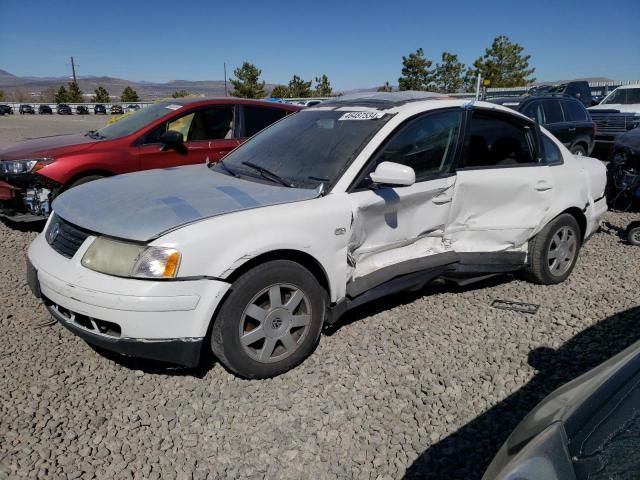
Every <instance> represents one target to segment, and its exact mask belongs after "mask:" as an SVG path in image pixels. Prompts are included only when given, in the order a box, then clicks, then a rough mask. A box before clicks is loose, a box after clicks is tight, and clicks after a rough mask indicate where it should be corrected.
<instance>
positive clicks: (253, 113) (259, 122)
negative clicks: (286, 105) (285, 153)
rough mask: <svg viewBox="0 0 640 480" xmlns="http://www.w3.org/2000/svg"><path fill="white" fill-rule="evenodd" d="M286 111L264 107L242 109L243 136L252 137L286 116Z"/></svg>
mask: <svg viewBox="0 0 640 480" xmlns="http://www.w3.org/2000/svg"><path fill="white" fill-rule="evenodd" d="M287 113H288V112H287V111H286V110H282V109H279V108H266V107H250V106H245V107H244V136H245V137H253V136H254V135H255V134H256V133H258V132H259V131H260V130H263V129H265V128H267V127H268V126H269V125H271V124H272V123H274V122H277V121H278V120H280V119H281V118H284V117H285V116H286V115H287Z"/></svg>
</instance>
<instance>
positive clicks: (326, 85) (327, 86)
mask: <svg viewBox="0 0 640 480" xmlns="http://www.w3.org/2000/svg"><path fill="white" fill-rule="evenodd" d="M332 93H333V90H332V88H331V83H330V82H329V77H327V76H326V75H324V74H323V75H322V76H321V77H316V91H315V95H316V96H318V97H330V96H331V94H332Z"/></svg>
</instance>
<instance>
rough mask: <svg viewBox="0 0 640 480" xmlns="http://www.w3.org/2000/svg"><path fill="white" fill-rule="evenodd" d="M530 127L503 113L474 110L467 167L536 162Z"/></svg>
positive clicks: (465, 166)
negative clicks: (495, 113) (502, 114)
mask: <svg viewBox="0 0 640 480" xmlns="http://www.w3.org/2000/svg"><path fill="white" fill-rule="evenodd" d="M534 144H535V142H534V137H533V133H532V131H531V129H530V128H529V127H527V126H525V125H522V124H520V123H518V122H515V121H512V120H510V119H507V118H505V117H502V116H497V115H492V114H490V113H485V112H477V111H476V112H473V117H472V120H471V129H470V132H469V143H468V148H467V151H466V155H465V160H464V164H463V167H464V168H478V167H508V166H516V165H522V164H532V163H537V162H536V157H535V154H534V151H533V148H534V147H533V145H534Z"/></svg>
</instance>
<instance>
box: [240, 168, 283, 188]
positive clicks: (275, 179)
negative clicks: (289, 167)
mask: <svg viewBox="0 0 640 480" xmlns="http://www.w3.org/2000/svg"><path fill="white" fill-rule="evenodd" d="M242 165H246V166H247V167H250V168H253V169H254V170H257V171H258V173H260V175H261V176H262V178H266V179H267V180H271V181H272V182H277V183H279V184H280V185H284V186H285V187H289V188H293V185H292V184H290V183H289V182H287V181H286V180H285V179H284V178H282V177H281V176H280V175H278V174H277V173H273V172H271V171H269V170H267V169H266V168H264V167H261V166H260V165H256V164H255V163H253V162H242Z"/></svg>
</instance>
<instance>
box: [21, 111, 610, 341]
mask: <svg viewBox="0 0 640 480" xmlns="http://www.w3.org/2000/svg"><path fill="white" fill-rule="evenodd" d="M475 106H476V107H481V108H483V109H489V110H500V111H504V112H506V113H508V114H509V115H512V116H518V115H520V114H518V113H516V112H514V111H512V110H511V109H509V108H507V107H502V106H499V105H495V104H491V103H484V102H476V104H475ZM452 107H455V108H465V109H467V108H469V103H468V102H467V101H461V100H453V99H451V100H450V99H443V100H428V101H416V102H412V103H407V104H404V105H401V106H397V107H394V108H391V109H389V110H385V112H387V113H393V114H395V116H394V117H392V118H391V119H390V120H389V121H388V122H387V123H386V124H385V125H384V126H383V127H382V128H381V129H380V130H379V131H378V132H377V133H376V134H375V135H374V136H373V138H372V139H371V140H370V141H369V143H368V144H367V145H366V146H365V147H364V148H363V149H362V150H361V151H360V153H359V154H358V155H357V156H356V158H355V159H354V160H353V162H352V163H351V165H350V166H349V167H348V169H347V170H346V172H345V173H344V174H343V175H342V177H341V178H340V179H339V180H338V181H337V182H336V184H335V185H334V186H333V188H332V189H331V191H329V192H327V194H326V195H324V196H322V197H318V198H312V199H307V200H301V201H297V202H294V203H280V204H273V205H268V206H261V207H259V208H250V209H246V210H241V211H235V212H233V213H223V214H220V215H218V216H215V217H211V218H205V219H202V220H198V221H195V222H193V223H190V224H187V225H184V226H180V227H177V228H176V229H175V230H172V231H169V233H166V234H164V235H162V236H160V237H159V238H157V239H155V240H153V241H151V242H150V245H153V246H166V247H172V248H175V249H177V250H179V251H180V252H181V253H182V260H181V264H180V268H179V277H182V278H185V281H171V282H167V281H149V280H136V279H124V278H118V277H113V276H109V275H104V274H101V273H97V272H93V271H91V270H88V269H86V268H84V267H83V266H82V265H81V264H80V259H81V258H82V255H83V254H84V252H85V251H86V249H87V248H88V246H89V245H90V243H91V242H92V241H93V239H94V238H95V237H89V238H88V239H87V240H86V241H85V243H84V244H83V246H82V247H81V248H80V250H79V251H78V252H77V253H76V255H75V256H74V257H73V258H72V259H67V258H64V257H62V256H61V255H59V254H58V253H56V252H55V251H53V250H52V248H51V247H50V246H49V245H48V244H47V242H46V240H45V239H44V235H42V234H41V235H40V236H39V237H38V238H37V239H36V240H35V241H34V242H33V244H32V245H31V248H30V250H29V258H30V260H31V262H32V263H33V265H34V266H35V267H36V269H37V270H38V278H39V280H40V282H41V285H42V290H43V292H44V293H45V295H46V296H48V297H49V298H50V299H51V300H53V301H54V302H56V303H58V304H60V305H62V306H63V307H65V308H68V309H70V310H74V311H77V312H80V313H82V314H85V315H88V316H93V317H95V318H101V319H104V320H109V321H114V322H117V323H119V324H120V325H122V328H123V336H125V335H126V336H127V337H132V338H135V337H138V338H143V339H149V338H175V337H189V338H191V337H200V338H201V337H204V336H205V334H206V331H207V328H208V325H209V324H210V322H211V319H212V317H213V315H214V312H215V311H216V309H217V308H218V306H219V304H220V301H221V300H222V299H223V298H224V295H225V293H226V292H227V290H228V289H229V287H230V284H229V278H230V276H232V275H233V274H234V272H236V271H237V269H239V268H240V267H242V266H243V265H244V264H246V263H247V262H250V261H252V260H253V259H255V258H256V257H258V256H260V255H264V254H270V255H271V256H272V258H278V255H284V251H293V252H297V253H298V254H302V255H306V256H308V258H311V259H313V261H315V262H316V263H317V265H318V266H319V267H320V268H321V269H322V271H323V272H324V274H325V276H326V280H327V284H328V290H329V296H330V299H331V302H332V303H334V304H336V303H338V302H340V301H341V300H343V299H345V297H346V295H347V294H346V292H347V285H348V282H349V281H352V280H354V279H358V278H360V277H363V276H365V275H368V274H370V273H373V272H375V271H377V270H379V269H382V268H384V267H388V266H391V265H394V264H397V263H401V262H406V261H410V260H414V259H417V258H422V257H428V256H430V255H436V254H442V253H447V252H510V251H512V252H523V253H526V251H527V246H528V241H529V240H530V239H531V238H532V237H533V236H534V235H535V234H536V233H538V232H539V231H540V230H541V229H542V228H544V226H545V225H546V224H547V223H548V222H549V221H550V220H551V219H553V218H554V217H556V216H557V215H558V214H560V213H562V212H563V211H566V210H568V209H578V210H579V211H580V212H584V215H585V217H586V220H587V231H586V236H589V235H591V234H592V233H593V232H594V231H595V230H596V229H597V228H598V225H599V222H600V220H601V218H602V215H603V214H604V212H605V211H606V202H605V201H604V199H603V196H604V186H605V182H606V176H605V168H604V166H603V165H602V163H601V162H599V161H598V160H596V159H592V158H588V157H580V158H577V157H574V156H573V155H572V154H571V153H570V152H569V151H568V150H567V149H566V148H565V147H564V146H563V145H562V144H561V143H560V142H558V141H556V140H555V138H553V137H552V136H551V135H550V134H549V133H548V132H546V131H545V130H544V129H541V130H542V131H543V134H545V135H547V136H549V137H550V138H551V140H552V141H553V142H554V143H555V144H556V145H557V146H558V148H559V149H560V151H561V153H562V156H563V158H564V163H563V164H562V165H553V166H543V165H540V166H534V167H513V168H491V169H485V170H483V169H467V170H462V171H458V172H457V174H452V175H451V176H448V177H446V178H440V179H434V180H427V181H424V182H421V183H416V184H414V185H412V186H409V187H398V188H388V189H385V191H384V192H383V191H377V192H376V191H372V190H369V191H362V192H354V193H348V189H349V186H350V185H351V183H352V182H353V180H354V178H355V177H356V176H357V175H358V173H359V172H360V170H361V169H362V168H363V166H364V165H365V164H366V162H367V161H368V160H369V158H370V157H371V155H372V154H373V153H374V152H375V151H376V150H377V148H378V147H379V146H380V145H381V143H382V142H383V141H384V140H385V139H386V138H387V137H388V136H389V134H390V133H391V132H393V131H394V130H395V129H396V128H397V127H398V126H399V125H400V124H402V123H403V122H404V121H405V120H407V119H408V118H411V117H413V116H415V115H417V114H420V113H423V112H426V111H429V110H436V109H442V108H452ZM313 108H316V109H323V108H329V107H324V106H318V107H313ZM344 110H347V111H366V110H371V109H367V108H364V107H356V108H354V107H348V108H347V107H345V108H344ZM520 116H521V117H522V118H526V117H524V116H522V115H520ZM141 178H142V177H141ZM104 184H105V185H106V184H108V181H106V182H104ZM89 185H90V184H89ZM264 188H265V189H268V188H271V187H270V186H269V185H264ZM273 252H276V253H275V254H274V253H273ZM278 252H281V253H278ZM205 277H206V278H205ZM186 279H188V280H186Z"/></svg>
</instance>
